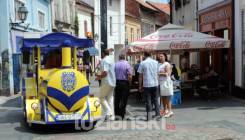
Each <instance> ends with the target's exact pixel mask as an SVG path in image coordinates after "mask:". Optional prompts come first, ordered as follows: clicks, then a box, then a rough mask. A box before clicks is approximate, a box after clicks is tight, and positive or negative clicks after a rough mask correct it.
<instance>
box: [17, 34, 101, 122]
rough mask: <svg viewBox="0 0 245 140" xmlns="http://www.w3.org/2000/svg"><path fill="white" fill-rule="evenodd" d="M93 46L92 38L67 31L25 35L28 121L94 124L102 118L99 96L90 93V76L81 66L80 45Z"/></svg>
mask: <svg viewBox="0 0 245 140" xmlns="http://www.w3.org/2000/svg"><path fill="white" fill-rule="evenodd" d="M92 46H93V41H92V40H90V39H79V38H77V37H74V36H72V35H69V34H66V33H51V34H48V35H45V36H43V37H41V38H38V39H28V38H25V39H23V46H22V48H21V51H22V58H23V66H24V68H25V70H24V71H25V72H24V74H23V76H22V99H23V112H24V117H25V118H26V121H27V123H28V124H64V123H81V124H85V125H88V124H89V125H91V124H92V125H94V124H95V123H96V121H98V120H99V119H100V118H101V105H100V102H99V99H98V98H96V97H90V96H89V84H88V81H87V80H86V76H85V75H84V74H82V73H81V72H80V71H78V70H77V48H84V47H92Z"/></svg>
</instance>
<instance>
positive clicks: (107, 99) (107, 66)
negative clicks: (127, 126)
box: [96, 50, 116, 120]
mask: <svg viewBox="0 0 245 140" xmlns="http://www.w3.org/2000/svg"><path fill="white" fill-rule="evenodd" d="M102 58H103V59H102V60H101V64H100V70H101V74H98V75H97V78H96V79H97V80H101V87H100V96H99V98H100V101H101V104H102V107H103V109H104V115H105V116H106V119H109V120H114V119H115V115H114V104H113V100H114V99H113V98H114V97H113V93H114V88H115V86H116V78H115V64H114V62H113V61H112V59H111V58H110V57H109V51H108V50H104V51H103V52H102Z"/></svg>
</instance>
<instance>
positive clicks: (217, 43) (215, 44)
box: [205, 41, 225, 49]
mask: <svg viewBox="0 0 245 140" xmlns="http://www.w3.org/2000/svg"><path fill="white" fill-rule="evenodd" d="M205 47H206V48H214V49H215V48H224V47H225V42H224V41H207V42H206V43H205Z"/></svg>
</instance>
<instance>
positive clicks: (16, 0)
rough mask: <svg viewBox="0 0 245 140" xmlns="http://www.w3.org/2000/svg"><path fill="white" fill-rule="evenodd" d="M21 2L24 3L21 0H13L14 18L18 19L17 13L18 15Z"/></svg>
mask: <svg viewBox="0 0 245 140" xmlns="http://www.w3.org/2000/svg"><path fill="white" fill-rule="evenodd" d="M22 4H24V1H23V0H15V1H14V6H15V9H14V10H15V20H20V18H19V15H18V9H19V7H20V6H22Z"/></svg>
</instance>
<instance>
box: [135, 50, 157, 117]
mask: <svg viewBox="0 0 245 140" xmlns="http://www.w3.org/2000/svg"><path fill="white" fill-rule="evenodd" d="M144 57H145V60H144V61H142V62H141V63H140V66H139V69H138V72H139V91H142V90H143V92H144V96H145V99H146V113H147V121H149V120H151V119H152V115H151V111H152V104H151V101H152V99H153V103H154V106H155V112H156V116H160V107H159V102H158V93H157V86H158V62H157V61H156V60H154V59H152V58H151V54H150V53H149V52H144ZM142 83H143V84H142ZM142 85H143V86H142Z"/></svg>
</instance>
